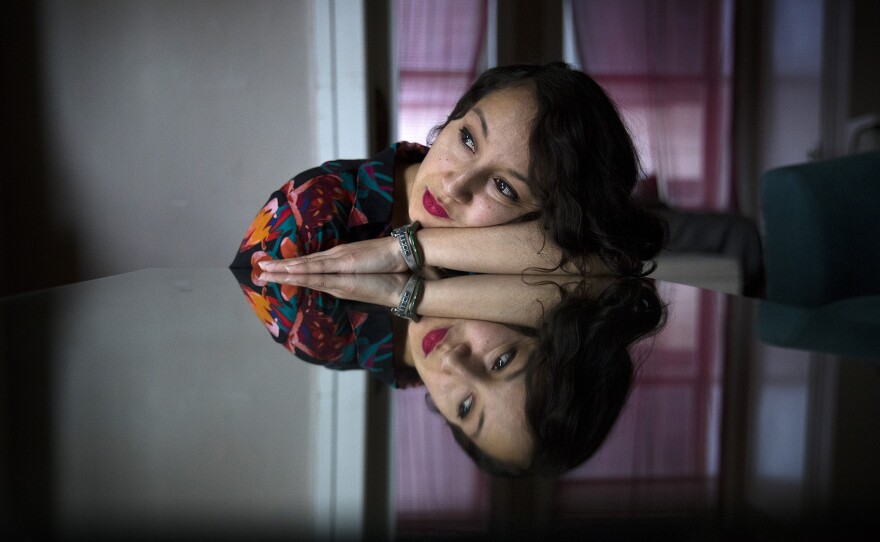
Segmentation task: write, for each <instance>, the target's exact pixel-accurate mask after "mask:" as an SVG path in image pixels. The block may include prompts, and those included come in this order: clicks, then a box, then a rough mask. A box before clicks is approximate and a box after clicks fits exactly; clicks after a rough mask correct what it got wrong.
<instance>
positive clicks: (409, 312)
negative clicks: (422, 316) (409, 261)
mask: <svg viewBox="0 0 880 542" xmlns="http://www.w3.org/2000/svg"><path fill="white" fill-rule="evenodd" d="M423 284H424V281H423V280H422V277H420V276H419V275H412V276H411V277H409V280H408V281H406V285H405V286H404V287H403V293H402V294H400V302H399V303H398V304H397V307H391V314H393V315H394V316H399V317H400V318H406V319H407V320H412V321H413V322H418V321H419V315H418V314H416V303H417V302H418V299H419V295H420V294H421V293H422V287H423Z"/></svg>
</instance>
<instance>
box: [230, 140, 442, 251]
mask: <svg viewBox="0 0 880 542" xmlns="http://www.w3.org/2000/svg"><path fill="white" fill-rule="evenodd" d="M427 152H428V148H427V147H424V146H422V145H418V144H416V143H407V142H400V143H395V144H394V145H391V146H390V147H388V148H387V149H385V150H384V151H382V152H380V153H378V154H377V155H375V156H373V157H372V158H370V159H368V160H333V161H330V162H325V163H324V164H322V165H320V166H318V167H316V168H312V169H309V170H307V171H304V172H302V173H300V174H299V175H297V176H296V177H294V178H293V179H291V180H290V181H288V182H287V183H285V185H284V186H282V187H281V189H280V190H277V191H275V192H273V193H272V195H271V196H269V201H268V202H266V205H264V206H263V208H262V209H260V212H259V213H258V214H257V217H256V218H255V219H254V221H253V222H252V223H251V225H250V227H248V229H247V232H246V233H245V236H244V239H243V240H242V241H241V245H240V246H239V248H238V252H237V253H236V255H235V259H234V260H233V261H232V264H231V265H230V267H241V268H247V269H250V268H252V267H254V266H256V264H257V262H259V261H261V260H266V259H275V260H279V259H285V258H294V257H296V256H299V255H302V254H311V253H313V252H320V251H322V250H327V249H329V248H333V247H335V246H336V245H338V244H341V243H351V242H354V241H363V240H365V239H376V238H379V237H384V236H386V235H388V234H389V233H390V232H391V206H392V202H393V199H394V164H395V163H396V162H397V161H401V162H406V163H415V162H421V161H422V160H423V159H424V158H425V155H426V154H427Z"/></svg>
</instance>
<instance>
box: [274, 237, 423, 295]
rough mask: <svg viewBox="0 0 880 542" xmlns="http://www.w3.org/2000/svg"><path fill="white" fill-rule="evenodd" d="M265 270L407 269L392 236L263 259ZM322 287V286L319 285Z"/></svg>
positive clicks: (385, 271)
mask: <svg viewBox="0 0 880 542" xmlns="http://www.w3.org/2000/svg"><path fill="white" fill-rule="evenodd" d="M259 266H260V268H261V269H263V270H264V271H271V272H273V273H296V274H304V273H401V272H404V271H407V266H406V261H404V259H403V255H401V254H400V244H399V243H398V241H397V239H395V238H393V237H382V238H379V239H370V240H367V241H357V242H354V243H347V244H344V245H339V246H335V247H333V248H331V249H329V250H325V251H323V252H316V253H314V254H308V255H305V256H299V257H296V258H290V259H288V260H275V261H269V260H264V261H261V262H260V263H259ZM319 289H320V288H319Z"/></svg>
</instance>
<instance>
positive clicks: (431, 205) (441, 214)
mask: <svg viewBox="0 0 880 542" xmlns="http://www.w3.org/2000/svg"><path fill="white" fill-rule="evenodd" d="M422 205H424V206H425V210H426V211H428V212H429V213H431V214H432V215H434V216H436V217H438V218H449V215H448V214H446V209H444V208H443V206H442V205H440V203H438V202H437V200H436V199H434V196H433V195H432V194H431V191H430V190H425V195H424V196H422Z"/></svg>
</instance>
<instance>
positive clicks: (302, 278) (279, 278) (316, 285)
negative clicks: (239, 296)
mask: <svg viewBox="0 0 880 542" xmlns="http://www.w3.org/2000/svg"><path fill="white" fill-rule="evenodd" d="M333 277H335V275H302V274H297V275H292V274H289V273H270V272H268V271H264V272H263V274H262V275H260V278H261V279H262V280H265V281H268V282H275V283H278V284H291V285H293V286H300V287H302V288H310V289H312V290H321V291H322V292H330V291H331V290H335V289H336V287H335V285H334V283H335V282H336V281H335V279H333Z"/></svg>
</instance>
